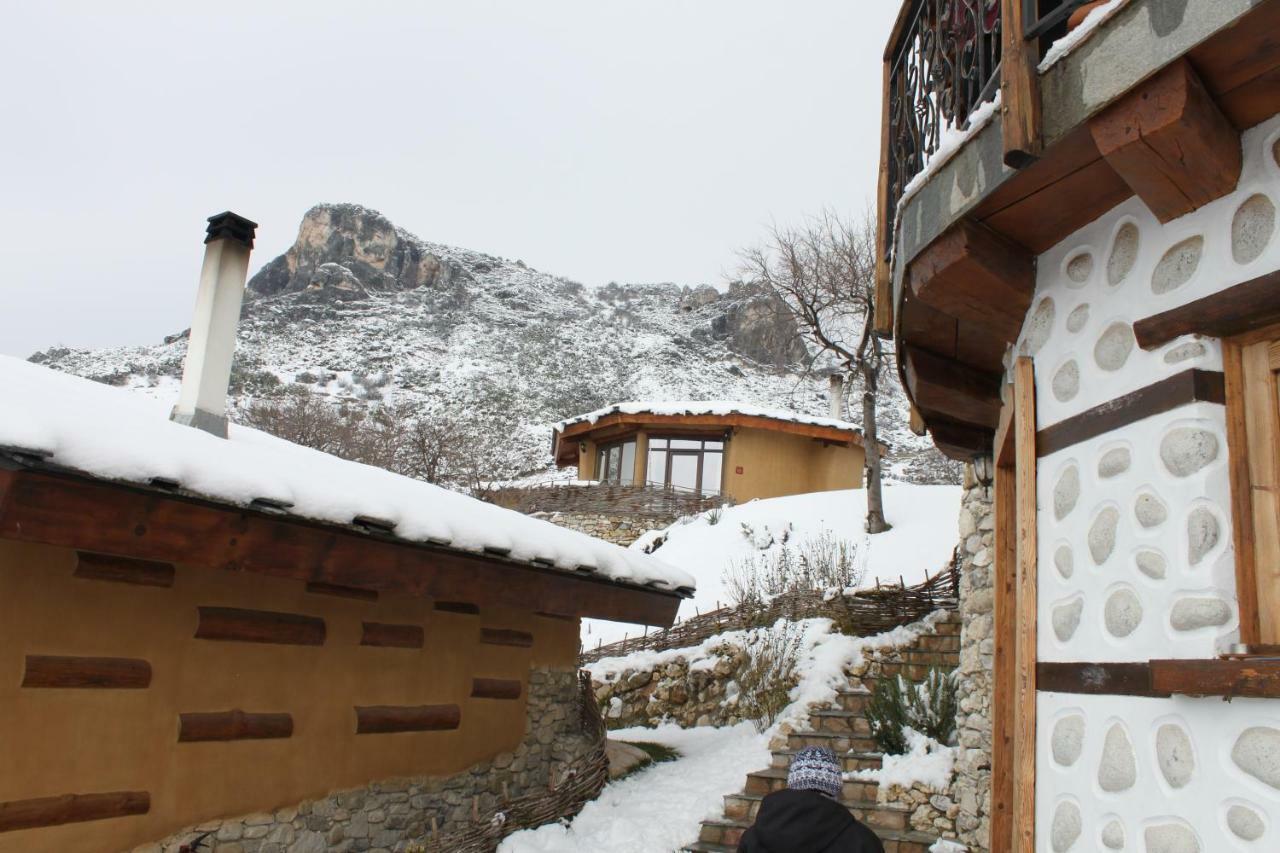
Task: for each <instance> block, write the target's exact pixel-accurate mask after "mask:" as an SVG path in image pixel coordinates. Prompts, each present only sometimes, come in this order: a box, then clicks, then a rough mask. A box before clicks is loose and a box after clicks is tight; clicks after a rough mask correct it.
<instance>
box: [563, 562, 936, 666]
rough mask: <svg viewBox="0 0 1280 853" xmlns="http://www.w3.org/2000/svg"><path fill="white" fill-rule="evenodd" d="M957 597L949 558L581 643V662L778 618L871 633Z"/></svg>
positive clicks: (689, 641) (678, 644) (695, 640)
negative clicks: (834, 589)
mask: <svg viewBox="0 0 1280 853" xmlns="http://www.w3.org/2000/svg"><path fill="white" fill-rule="evenodd" d="M959 601H960V564H959V561H958V560H957V559H956V557H955V555H952V558H951V564H950V565H949V566H947V567H946V568H945V569H943V570H942V571H940V572H938V574H936V575H933V576H932V577H928V578H926V579H925V580H924V581H922V582H921V583H918V584H916V585H915V586H906V585H905V584H902V585H899V586H880V585H878V584H877V586H876V587H875V588H874V589H864V590H859V591H858V592H856V593H853V594H852V595H841V594H837V595H829V594H828V593H826V592H823V591H822V590H794V591H792V592H786V593H783V594H781V595H779V596H776V597H774V598H772V599H770V600H769V601H768V602H764V603H759V602H744V603H742V604H738V605H734V606H731V607H721V608H719V609H718V610H713V611H711V612H710V613H703V614H700V615H698V616H695V617H693V618H692V619H686V620H685V621H683V622H678V623H676V624H675V625H673V626H671V627H670V628H668V629H666V630H664V631H656V632H654V633H652V634H645V635H643V636H640V637H629V638H625V639H622V640H619V641H618V642H616V643H610V644H609V645H607V646H606V645H598V646H596V648H594V649H584V650H583V651H582V654H581V655H580V659H579V660H580V665H586V664H589V663H594V662H595V661H598V660H602V659H604V658H608V657H620V656H622V655H626V654H629V653H631V652H636V651H640V650H642V649H643V650H650V651H665V650H667V649H683V648H686V647H688V646H696V645H698V644H699V643H701V642H702V641H704V640H706V639H707V638H708V637H713V636H715V635H716V634H722V633H724V632H725V631H739V630H744V629H747V628H754V627H758V626H761V625H771V624H773V623H774V622H776V621H777V620H778V619H780V618H786V619H790V620H792V621H796V620H799V619H811V618H814V617H826V618H829V619H831V620H833V621H834V622H836V624H837V625H839V626H840V630H841V633H845V634H851V635H854V636H861V637H869V636H874V635H876V634H881V633H884V632H885V631H890V630H892V629H894V628H897V627H898V626H900V625H908V624H910V623H912V622H915V621H917V620H919V619H923V618H924V617H925V616H928V615H929V614H930V613H932V612H934V611H935V610H938V609H940V608H941V609H947V610H954V609H956V607H957V606H959Z"/></svg>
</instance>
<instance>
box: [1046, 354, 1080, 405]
mask: <svg viewBox="0 0 1280 853" xmlns="http://www.w3.org/2000/svg"><path fill="white" fill-rule="evenodd" d="M1078 393H1080V365H1078V364H1076V362H1075V359H1072V360H1071V361H1068V362H1067V363H1066V364H1064V365H1062V367H1059V368H1058V370H1057V371H1056V372H1055V373H1054V374H1053V396H1054V397H1057V398H1058V402H1060V403H1066V402H1068V401H1070V400H1072V399H1074V398H1075V396H1076V394H1078Z"/></svg>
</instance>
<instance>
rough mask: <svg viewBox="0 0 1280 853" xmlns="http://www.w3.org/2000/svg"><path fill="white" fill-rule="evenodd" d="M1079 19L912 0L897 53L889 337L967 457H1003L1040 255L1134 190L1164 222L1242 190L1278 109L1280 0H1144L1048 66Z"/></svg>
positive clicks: (1029, 2)
mask: <svg viewBox="0 0 1280 853" xmlns="http://www.w3.org/2000/svg"><path fill="white" fill-rule="evenodd" d="M1175 7H1176V8H1175ZM1077 11H1080V12H1081V15H1083V13H1084V11H1085V10H1084V9H1083V4H1082V0H905V2H904V3H903V5H902V9H901V12H900V14H899V18H898V20H897V23H896V25H895V27H894V29H893V31H892V33H891V35H890V39H889V42H888V45H887V47H886V50H885V54H884V85H885V95H884V106H883V115H882V132H881V160H880V186H879V199H878V206H879V225H880V234H879V240H880V243H879V247H880V257H879V264H878V268H877V308H876V322H877V330H878V331H879V332H880V333H881V334H882V335H885V336H892V337H894V338H895V340H896V346H897V352H898V356H899V358H898V362H899V369H900V372H901V373H902V378H903V382H904V385H905V386H906V388H907V390H908V394H909V395H910V396H911V398H912V401H913V403H914V404H915V407H916V409H917V410H918V414H919V416H920V417H921V419H922V420H923V421H924V423H925V424H926V425H927V426H928V428H929V429H930V431H931V433H932V434H933V436H934V440H935V442H937V444H938V445H939V447H941V448H942V449H943V450H944V452H946V453H948V454H949V455H951V456H953V457H956V458H970V457H972V456H975V455H979V454H983V453H986V452H989V450H990V444H991V435H992V430H993V428H994V423H993V422H992V417H991V412H992V411H993V407H994V409H998V405H999V404H998V387H999V386H998V383H999V377H1000V376H1001V375H1002V374H1003V372H1004V367H1003V359H1004V356H1005V352H1006V350H1007V348H1008V346H1009V345H1010V344H1012V343H1013V342H1014V341H1015V340H1016V338H1017V335H1018V333H1019V331H1020V329H1021V327H1022V322H1023V319H1024V317H1025V314H1026V311H1027V310H1028V308H1029V307H1030V304H1031V298H1032V295H1033V291H1034V287H1035V259H1036V257H1037V256H1038V255H1039V254H1040V253H1042V252H1044V251H1046V250H1048V249H1049V248H1051V247H1053V246H1054V245H1056V244H1057V243H1059V242H1060V241H1061V240H1063V239H1064V238H1066V237H1067V236H1068V235H1070V234H1071V233H1072V232H1074V231H1076V230H1077V229H1079V228H1081V227H1083V226H1084V225H1086V224H1088V223H1089V222H1092V221H1093V220H1095V219H1097V218H1098V217H1099V216H1101V215H1102V214H1104V213H1106V212H1107V211H1108V210H1110V209H1111V208H1113V207H1114V206H1116V205H1117V204H1119V203H1121V202H1123V201H1124V200H1126V199H1128V198H1130V197H1131V196H1133V195H1134V194H1137V195H1138V196H1140V197H1141V198H1142V200H1143V201H1144V202H1145V203H1146V204H1147V206H1148V207H1149V208H1150V209H1151V210H1152V212H1153V213H1155V214H1156V215H1157V216H1158V217H1159V218H1160V219H1161V220H1163V221H1169V220H1171V219H1173V218H1176V217H1178V216H1181V215H1184V214H1185V213H1189V212H1190V211H1191V210H1194V209H1196V208H1197V207H1199V206H1201V205H1203V204H1205V203H1207V202H1208V201H1211V200H1212V199H1214V198H1217V197H1219V196H1221V195H1223V194H1225V193H1226V192H1228V191H1230V190H1231V189H1233V188H1234V186H1235V184H1236V181H1237V179H1238V176H1239V169H1240V165H1239V156H1240V151H1239V133H1240V132H1241V131H1243V130H1245V129H1247V128H1249V127H1252V126H1253V125H1255V124H1257V123H1259V122H1261V121H1263V120H1265V119H1267V118H1270V117H1271V116H1272V115H1275V114H1276V113H1277V112H1280V35H1277V34H1280V0H1244V2H1241V3H1230V4H1228V3H1217V2H1212V0H1187V2H1186V3H1177V4H1170V3H1168V2H1167V0H1127V2H1124V3H1121V4H1120V5H1118V6H1117V7H1114V8H1113V9H1112V10H1111V11H1110V14H1109V17H1107V18H1106V19H1105V20H1104V21H1103V22H1102V23H1101V24H1099V25H1097V26H1096V27H1094V28H1092V29H1091V30H1089V31H1087V32H1086V33H1085V35H1084V38H1082V39H1079V41H1078V43H1077V44H1075V46H1074V47H1073V48H1072V49H1071V50H1070V51H1068V52H1065V53H1064V52H1063V51H1062V50H1061V45H1059V48H1058V50H1056V51H1053V55H1052V56H1047V54H1048V53H1049V51H1050V49H1051V46H1052V45H1053V43H1054V42H1056V41H1058V40H1059V39H1060V38H1061V37H1062V36H1064V35H1065V34H1066V32H1067V26H1068V19H1069V18H1070V16H1071V15H1072V14H1073V13H1075V12H1077ZM1175 12H1176V14H1175ZM1135 57H1139V58H1140V59H1139V60H1138V61H1135ZM1046 59H1047V61H1046ZM1042 62H1043V64H1042ZM1156 105H1158V107H1157V106H1156Z"/></svg>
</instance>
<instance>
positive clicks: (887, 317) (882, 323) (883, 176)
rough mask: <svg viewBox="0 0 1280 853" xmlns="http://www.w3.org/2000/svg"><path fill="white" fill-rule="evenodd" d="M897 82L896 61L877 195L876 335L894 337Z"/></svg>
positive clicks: (887, 74)
mask: <svg viewBox="0 0 1280 853" xmlns="http://www.w3.org/2000/svg"><path fill="white" fill-rule="evenodd" d="M892 79H893V60H892V59H889V58H886V59H885V61H884V90H883V92H884V97H883V98H882V101H883V104H882V106H881V110H880V112H881V115H880V183H879V187H878V189H877V191H876V304H875V333H876V334H877V335H880V336H881V337H885V338H888V337H892V336H893V267H892V266H891V265H890V264H889V258H888V248H889V247H888V246H887V245H886V244H887V241H886V240H885V237H886V236H887V235H888V233H889V229H890V228H891V227H892V226H893V220H892V219H891V218H890V217H892V216H894V214H895V213H896V211H893V210H890V209H889V208H890V206H891V205H890V203H889V157H890V156H891V153H892V152H891V151H890V150H889V147H890V143H889V86H890V84H891V83H892Z"/></svg>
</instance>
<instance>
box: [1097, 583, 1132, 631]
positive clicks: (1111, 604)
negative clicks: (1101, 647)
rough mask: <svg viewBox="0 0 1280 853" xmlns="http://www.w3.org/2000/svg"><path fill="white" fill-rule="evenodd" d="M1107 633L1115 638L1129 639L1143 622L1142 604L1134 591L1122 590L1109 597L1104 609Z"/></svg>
mask: <svg viewBox="0 0 1280 853" xmlns="http://www.w3.org/2000/svg"><path fill="white" fill-rule="evenodd" d="M1102 617H1103V621H1104V622H1105V623H1106V626H1107V633H1109V634H1111V636H1113V637H1127V636H1129V635H1130V634H1132V633H1133V632H1134V630H1135V629H1137V627H1138V624H1139V623H1140V622H1142V602H1141V601H1139V600H1138V596H1137V595H1135V594H1134V592H1133V590H1131V589H1125V588H1121V589H1118V590H1116V591H1115V592H1113V593H1111V595H1110V596H1108V597H1107V603H1106V605H1105V606H1104V607H1103V609H1102Z"/></svg>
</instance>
